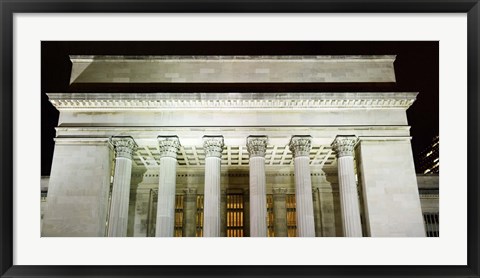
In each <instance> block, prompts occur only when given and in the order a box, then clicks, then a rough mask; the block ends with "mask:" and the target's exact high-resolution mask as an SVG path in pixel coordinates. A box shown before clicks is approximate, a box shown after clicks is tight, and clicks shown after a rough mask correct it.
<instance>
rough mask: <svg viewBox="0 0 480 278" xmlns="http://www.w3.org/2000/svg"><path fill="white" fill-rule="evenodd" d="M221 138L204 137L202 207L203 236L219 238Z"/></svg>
mask: <svg viewBox="0 0 480 278" xmlns="http://www.w3.org/2000/svg"><path fill="white" fill-rule="evenodd" d="M223 145H224V143H223V136H204V137H203V150H204V151H205V189H204V191H205V192H204V205H203V218H204V222H203V236H204V237H219V236H220V165H221V157H222V151H223Z"/></svg>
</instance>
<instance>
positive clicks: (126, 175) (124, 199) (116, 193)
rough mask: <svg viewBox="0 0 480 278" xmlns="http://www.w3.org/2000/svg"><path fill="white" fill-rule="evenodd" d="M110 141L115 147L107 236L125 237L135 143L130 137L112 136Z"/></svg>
mask: <svg viewBox="0 0 480 278" xmlns="http://www.w3.org/2000/svg"><path fill="white" fill-rule="evenodd" d="M110 143H111V144H112V145H113V146H114V148H115V174H114V176H113V189H112V199H111V202H110V214H109V219H108V236H109V237H126V236H127V226H128V225H127V224H128V207H129V200H130V181H131V178H132V153H133V151H134V150H135V148H136V147H137V144H136V143H135V141H134V140H133V138H132V137H113V138H111V139H110Z"/></svg>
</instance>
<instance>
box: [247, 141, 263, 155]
mask: <svg viewBox="0 0 480 278" xmlns="http://www.w3.org/2000/svg"><path fill="white" fill-rule="evenodd" d="M267 143H268V137H267V136H248V137H247V150H248V153H249V154H250V157H265V151H266V150H267Z"/></svg>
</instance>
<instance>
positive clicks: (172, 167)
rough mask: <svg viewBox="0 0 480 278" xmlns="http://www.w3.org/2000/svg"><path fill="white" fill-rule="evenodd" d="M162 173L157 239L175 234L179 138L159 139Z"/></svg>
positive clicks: (159, 182) (159, 190) (156, 230)
mask: <svg viewBox="0 0 480 278" xmlns="http://www.w3.org/2000/svg"><path fill="white" fill-rule="evenodd" d="M158 144H159V148H160V173H159V179H158V201H157V223H156V225H155V236H156V237H173V236H174V232H175V187H176V179H177V152H178V151H179V149H180V142H179V140H178V137H177V136H168V137H162V136H159V137H158Z"/></svg>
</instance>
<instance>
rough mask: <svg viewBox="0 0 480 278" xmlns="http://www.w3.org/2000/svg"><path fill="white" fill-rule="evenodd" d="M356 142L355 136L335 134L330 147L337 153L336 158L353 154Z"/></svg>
mask: <svg viewBox="0 0 480 278" xmlns="http://www.w3.org/2000/svg"><path fill="white" fill-rule="evenodd" d="M357 142H358V138H357V136H354V135H351V136H343V135H342V136H340V135H339V136H337V137H336V138H335V140H333V143H332V149H333V150H334V151H335V152H336V153H337V158H340V157H343V156H353V151H354V149H355V145H356V144H357Z"/></svg>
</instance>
